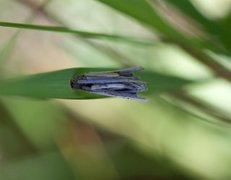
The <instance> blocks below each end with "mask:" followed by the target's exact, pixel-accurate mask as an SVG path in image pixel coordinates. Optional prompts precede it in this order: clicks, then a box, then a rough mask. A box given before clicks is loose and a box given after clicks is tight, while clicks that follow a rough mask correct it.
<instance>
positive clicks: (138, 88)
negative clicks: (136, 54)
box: [70, 67, 148, 101]
mask: <svg viewBox="0 0 231 180" xmlns="http://www.w3.org/2000/svg"><path fill="white" fill-rule="evenodd" d="M142 69H143V68H141V67H131V68H127V69H122V70H115V71H105V72H90V73H86V74H82V75H78V76H74V77H73V78H72V79H71V82H70V85H71V88H72V89H74V90H75V89H80V90H83V91H86V92H89V93H94V94H99V95H104V96H114V97H121V98H126V99H133V100H140V101H147V100H148V99H147V98H143V97H139V96H138V95H137V94H138V93H140V92H144V91H146V90H147V85H146V83H145V82H143V81H141V80H139V79H138V78H137V77H135V76H134V74H133V72H135V71H140V70H142Z"/></svg>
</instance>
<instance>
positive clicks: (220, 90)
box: [0, 0, 231, 180]
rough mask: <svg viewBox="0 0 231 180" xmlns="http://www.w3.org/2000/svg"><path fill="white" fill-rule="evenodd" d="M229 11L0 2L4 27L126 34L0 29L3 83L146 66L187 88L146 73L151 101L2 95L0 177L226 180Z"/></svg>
mask: <svg viewBox="0 0 231 180" xmlns="http://www.w3.org/2000/svg"><path fill="white" fill-rule="evenodd" d="M230 8H231V1H230V0H219V1H213V0H191V1H187V0H165V1H164V0H147V1H145V0H98V1H97V0H65V1H64V0H10V1H6V0H0V22H16V23H26V24H36V25H46V26H61V27H66V28H70V29H76V30H80V31H86V32H95V33H97V32H100V33H105V34H112V35H119V36H121V37H122V38H121V39H113V38H112V39H109V38H103V39H102V38H97V37H96V38H85V37H78V36H76V35H75V34H71V33H69V34H68V33H66V34H60V33H56V32H41V31H34V30H23V29H13V28H6V27H0V37H1V38H0V73H1V79H4V78H11V77H17V76H20V75H31V74H37V73H42V72H48V71H54V70H61V69H66V68H72V67H91V68H92V67H93V68H98V67H110V68H111V67H112V68H121V67H124V66H126V67H129V66H142V67H144V69H145V70H148V71H150V72H153V73H159V74H163V75H168V76H169V77H177V78H179V79H183V80H188V81H189V82H191V83H187V84H184V83H177V81H172V80H171V79H168V78H167V79H161V78H160V79H158V78H156V76H155V77H154V76H153V77H152V76H151V75H150V76H149V77H147V78H148V79H150V80H153V79H156V82H153V83H152V84H148V85H149V86H151V87H152V88H150V89H155V88H156V89H162V90H163V91H161V92H155V93H152V92H149V93H147V97H148V98H149V102H148V103H143V102H136V101H131V100H125V99H119V98H106V99H96V100H87V99H86V100H65V99H33V98H24V97H18V96H3V95H2V96H1V97H0V179H2V180H29V179H30V180H37V179H38V180H41V179H43V180H50V179H56V180H69V179H70V180H72V179H87V180H89V179H90V180H91V179H93V180H94V179H99V180H103V179H109V180H110V179H132V180H133V179H219V180H220V179H231V172H230V165H231V126H230V125H231V115H230V114H231V86H230V80H231V35H230V29H231V11H230ZM0 25H1V23H0ZM123 37H133V38H135V39H138V40H141V41H147V40H148V41H150V42H151V43H146V44H141V43H137V42H132V41H128V40H126V39H125V38H124V39H123ZM168 85H169V87H174V88H173V89H171V88H170V90H169V89H168V88H167V87H168ZM41 88H42V87H41ZM144 96H145V94H144Z"/></svg>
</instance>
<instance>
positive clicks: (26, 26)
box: [0, 21, 156, 45]
mask: <svg viewBox="0 0 231 180" xmlns="http://www.w3.org/2000/svg"><path fill="white" fill-rule="evenodd" d="M0 26H2V27H10V28H18V29H30V30H37V31H50V32H57V33H71V34H76V35H78V36H79V37H82V38H90V39H109V40H118V41H124V42H131V43H137V44H143V45H153V44H155V43H156V41H152V40H149V39H141V38H140V39H139V38H136V37H128V36H120V35H113V34H106V33H95V32H87V31H79V30H74V29H69V28H66V27H60V26H44V25H33V24H24V23H12V22H1V21H0Z"/></svg>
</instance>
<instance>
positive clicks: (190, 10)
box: [166, 0, 218, 34]
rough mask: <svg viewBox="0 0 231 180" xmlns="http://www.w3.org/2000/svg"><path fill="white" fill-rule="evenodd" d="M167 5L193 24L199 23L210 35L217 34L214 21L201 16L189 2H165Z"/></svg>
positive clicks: (170, 0)
mask: <svg viewBox="0 0 231 180" xmlns="http://www.w3.org/2000/svg"><path fill="white" fill-rule="evenodd" d="M166 1H167V2H168V3H170V4H172V5H173V6H175V7H176V8H178V9H179V10H180V11H181V12H183V13H184V14H185V15H187V16H188V17H191V18H192V19H193V20H195V22H197V23H199V24H200V25H202V26H203V27H204V29H205V30H207V31H208V32H210V33H212V34H216V33H217V32H218V27H217V26H216V25H215V23H216V22H215V21H213V20H210V19H208V18H206V17H205V16H203V15H202V14H201V13H200V12H199V11H198V10H197V9H196V7H195V6H194V5H193V4H192V3H191V1H189V0H186V1H185V0H166Z"/></svg>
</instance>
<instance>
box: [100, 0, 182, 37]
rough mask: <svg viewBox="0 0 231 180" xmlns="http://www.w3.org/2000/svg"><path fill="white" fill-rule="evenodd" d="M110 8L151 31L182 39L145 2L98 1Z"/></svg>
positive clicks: (137, 0)
mask: <svg viewBox="0 0 231 180" xmlns="http://www.w3.org/2000/svg"><path fill="white" fill-rule="evenodd" d="M98 1H100V2H102V3H104V4H106V5H109V6H111V7H112V8H114V9H116V10H118V11H120V12H122V13H124V14H127V15H129V16H131V17H133V18H134V19H136V20H138V21H139V22H141V23H144V24H146V25H149V27H151V28H152V29H155V30H158V31H159V32H161V33H164V34H166V35H168V36H169V37H172V38H174V39H180V38H182V35H181V34H180V33H178V32H177V31H176V30H175V29H173V28H172V27H171V26H170V25H168V23H166V22H165V21H164V20H163V19H162V18H161V17H160V16H159V14H158V13H156V12H155V11H154V10H153V8H152V7H151V6H150V5H149V4H148V3H147V2H146V1H145V0H133V1H132V2H131V1H130V0H123V1H118V0H98Z"/></svg>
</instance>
